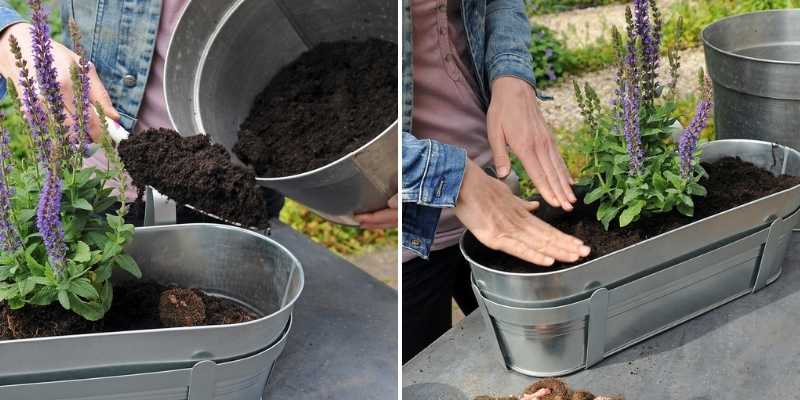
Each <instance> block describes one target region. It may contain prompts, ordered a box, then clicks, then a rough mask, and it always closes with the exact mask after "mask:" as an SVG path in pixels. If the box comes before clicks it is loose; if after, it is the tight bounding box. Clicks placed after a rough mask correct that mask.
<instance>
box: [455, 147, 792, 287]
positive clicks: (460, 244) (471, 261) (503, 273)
mask: <svg viewBox="0 0 800 400" xmlns="http://www.w3.org/2000/svg"><path fill="white" fill-rule="evenodd" d="M713 142H740V143H767V144H769V143H770V142H765V141H762V140H751V139H722V140H715V141H713ZM713 142H709V143H713ZM772 144H773V145H776V143H772ZM781 147H783V148H785V149H788V151H790V152H794V153H795V154H796V155H797V156H798V157H800V151H797V150H795V149H793V148H791V147H788V146H781ZM798 186H800V185H795V186H792V187H790V188H787V189H784V190H781V191H780V192H775V193H772V194H771V195H769V196H765V197H761V198H758V199H755V200H753V201H749V202H747V203H745V204H741V205H738V206H736V207H733V208H729V209H727V210H725V211H723V212H720V213H717V214H714V215H709V216H708V217H705V218H703V219H699V220H697V221H694V222H692V223H690V224H687V225H684V226H681V227H678V228H676V229H672V230H669V231H666V232H664V233H661V234H659V235H656V236H653V237H651V238H648V239H645V240H643V241H641V242H637V243H634V244H632V245H630V246H626V247H623V248H621V249H619V250H615V251H613V252H611V253H608V254H606V255H604V256H602V257H598V258H595V259H593V260H591V261H587V262H582V263H580V264H577V265H573V266H571V267H569V268H563V269H558V270H555V271H548V270H547V268H549V267H540V268H542V272H528V273H524V272H507V271H499V270H496V269H493V268H489V267H487V266H485V265H483V264H481V263H478V262H477V261H475V260H474V259H472V258H471V257H470V256H469V254H468V253H467V250H466V248H465V244H464V239H465V238H466V237H467V235H468V234H470V232H469V231H464V233H463V234H462V235H461V238H460V239H459V241H458V247H459V250H461V254H462V255H463V256H464V258H465V259H466V260H467V262H468V263H469V264H470V265H472V266H473V267H477V268H480V269H483V270H486V271H490V272H491V273H492V274H495V275H501V276H519V277H532V276H542V277H546V276H549V275H555V274H563V273H565V272H567V271H573V270H576V269H578V268H581V267H583V266H585V265H588V264H589V263H594V262H598V261H600V260H604V259H608V258H611V257H614V256H617V255H618V254H619V253H622V252H624V251H626V250H628V249H630V248H631V247H633V246H636V245H639V244H641V243H645V242H651V241H655V240H659V239H661V238H662V237H663V236H665V235H667V234H670V233H673V232H676V231H679V230H682V229H684V228H687V227H690V226H694V225H699V224H701V223H705V222H706V221H707V220H708V219H710V218H715V217H718V216H720V215H723V214H727V213H729V212H731V211H733V210H736V209H739V208H744V207H747V206H749V205H750V204H752V203H755V202H757V201H761V200H763V199H767V198H770V197H775V196H779V195H781V194H783V193H786V192H788V191H791V190H795V188H797V187H798ZM781 217H785V215H784V216H781Z"/></svg>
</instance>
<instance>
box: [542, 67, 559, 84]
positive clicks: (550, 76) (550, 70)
mask: <svg viewBox="0 0 800 400" xmlns="http://www.w3.org/2000/svg"><path fill="white" fill-rule="evenodd" d="M545 73H546V74H547V79H549V80H551V81H554V80H556V78H557V77H556V72H555V71H553V68H552V67H550V66H548V68H547V72H545Z"/></svg>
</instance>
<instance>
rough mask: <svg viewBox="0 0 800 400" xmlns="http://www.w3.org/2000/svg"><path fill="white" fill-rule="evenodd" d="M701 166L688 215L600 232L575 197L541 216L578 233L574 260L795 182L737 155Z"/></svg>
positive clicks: (517, 267) (523, 269) (505, 266)
mask: <svg viewBox="0 0 800 400" xmlns="http://www.w3.org/2000/svg"><path fill="white" fill-rule="evenodd" d="M703 167H704V168H705V169H706V171H707V172H708V174H709V178H708V179H706V180H705V181H704V182H702V184H703V185H704V186H705V187H706V189H707V190H708V196H707V197H695V198H694V199H693V200H694V203H695V212H694V214H695V215H694V217H691V218H690V217H685V216H683V215H681V214H679V213H677V212H673V213H670V214H664V215H650V216H648V217H645V218H642V219H640V220H639V221H637V222H636V223H634V224H632V225H630V226H628V227H626V228H624V229H620V228H619V226H616V227H615V226H614V225H613V223H612V226H611V228H610V229H609V230H608V231H606V230H605V229H603V226H602V224H600V222H598V221H597V218H596V217H595V216H596V212H597V208H596V206H586V205H583V203H582V201H580V200H579V205H578V206H577V207H576V209H575V210H574V211H573V212H571V213H563V214H562V215H560V216H558V217H555V218H552V219H547V220H548V222H550V223H551V224H553V226H555V227H556V228H558V229H559V230H561V231H563V232H565V233H567V234H570V235H574V236H576V237H578V238H580V239H581V240H583V241H584V242H585V243H587V244H588V245H589V246H590V247H591V248H592V253H591V254H590V255H589V257H587V258H585V259H583V260H581V261H579V263H584V262H586V261H590V260H593V259H595V258H598V257H602V256H604V255H606V254H609V253H612V252H614V251H617V250H619V249H623V248H625V247H628V246H631V245H633V244H636V243H638V242H641V241H643V240H646V239H648V238H651V237H653V236H657V235H660V234H662V233H664V232H668V231H671V230H673V229H676V228H679V227H681V226H683V225H688V224H690V223H692V222H694V221H697V220H700V219H703V218H706V217H709V216H712V215H714V214H718V213H720V212H723V211H726V210H729V209H731V208H734V207H736V206H740V205H742V204H745V203H748V202H751V201H753V200H757V199H759V198H762V197H765V196H768V195H770V194H773V193H777V192H780V191H782V190H785V189H788V188H791V187H793V186H796V185H798V184H800V177H794V176H774V175H772V174H771V173H769V172H768V171H766V170H764V169H761V168H759V167H756V166H755V165H753V164H751V163H748V162H745V161H742V160H740V159H738V158H723V159H721V160H719V161H716V162H714V163H704V164H703ZM615 222H616V221H615ZM472 257H473V259H474V260H475V261H477V262H478V263H480V264H482V265H485V266H488V267H489V268H492V269H496V270H499V271H506V272H516V273H536V272H551V271H557V270H559V269H564V268H568V267H571V266H574V265H576V264H569V263H556V264H555V265H553V266H552V267H547V268H543V267H540V266H537V265H534V264H531V263H528V262H525V261H523V260H520V259H518V258H516V257H512V256H510V255H507V254H505V253H501V252H496V251H492V250H489V249H488V248H486V247H482V246H481V247H480V249H476V251H475V253H474V254H472Z"/></svg>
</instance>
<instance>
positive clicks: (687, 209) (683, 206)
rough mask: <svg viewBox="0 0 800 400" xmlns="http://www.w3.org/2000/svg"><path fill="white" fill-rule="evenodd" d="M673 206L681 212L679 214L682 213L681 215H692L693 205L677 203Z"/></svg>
mask: <svg viewBox="0 0 800 400" xmlns="http://www.w3.org/2000/svg"><path fill="white" fill-rule="evenodd" d="M675 208H677V209H678V212H679V213H681V214H683V215H685V216H687V217H693V216H694V207H689V206H687V205H686V204H683V203H681V204H678V206H677V207H675Z"/></svg>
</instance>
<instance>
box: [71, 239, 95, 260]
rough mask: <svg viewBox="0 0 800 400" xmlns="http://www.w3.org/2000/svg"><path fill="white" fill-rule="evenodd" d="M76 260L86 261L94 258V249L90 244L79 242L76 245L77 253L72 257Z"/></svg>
mask: <svg viewBox="0 0 800 400" xmlns="http://www.w3.org/2000/svg"><path fill="white" fill-rule="evenodd" d="M72 259H73V260H75V262H78V263H85V262H89V260H91V259H92V250H91V249H90V248H89V245H88V244H86V243H84V242H78V243H77V244H76V245H75V255H74V256H73V257H72Z"/></svg>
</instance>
